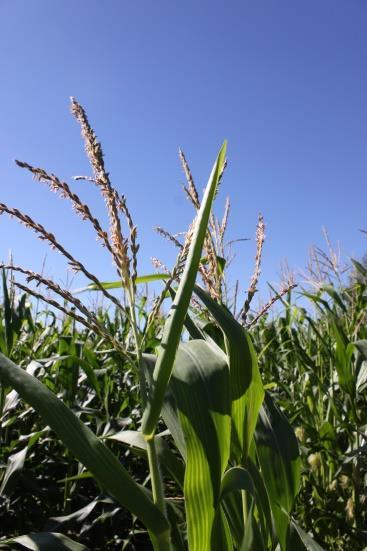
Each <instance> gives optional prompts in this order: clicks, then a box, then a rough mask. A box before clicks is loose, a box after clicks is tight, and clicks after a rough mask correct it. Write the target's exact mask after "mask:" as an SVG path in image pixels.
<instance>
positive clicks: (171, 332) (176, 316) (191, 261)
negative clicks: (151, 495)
mask: <svg viewBox="0 0 367 551" xmlns="http://www.w3.org/2000/svg"><path fill="white" fill-rule="evenodd" d="M226 148H227V143H226V142H224V144H223V146H222V148H221V150H220V152H219V155H218V157H217V160H216V161H215V164H214V166H213V169H212V172H211V175H210V177H209V181H208V184H207V186H206V189H205V193H204V197H203V200H202V203H201V207H200V210H199V212H198V214H197V218H196V222H195V225H194V230H193V235H192V239H191V244H190V248H189V252H188V256H187V260H186V264H185V269H184V272H183V274H182V277H181V281H180V284H179V287H178V289H177V293H176V297H175V300H174V301H173V303H172V306H171V309H170V311H169V314H168V316H167V319H166V323H165V325H164V329H163V336H162V341H161V346H160V348H159V354H158V358H157V362H156V365H155V369H154V373H153V385H152V386H151V389H150V394H149V397H148V402H147V406H146V409H145V411H144V415H143V421H142V432H143V434H144V436H145V437H146V438H152V437H153V435H154V433H155V430H156V426H157V422H158V418H159V415H160V413H161V409H162V404H163V400H164V396H165V392H166V388H167V384H168V382H169V379H170V376H171V372H172V368H173V363H174V361H175V356H176V351H177V347H178V345H179V342H180V338H181V332H182V328H183V325H184V322H185V317H186V313H187V310H188V307H189V304H190V299H191V295H192V291H193V288H194V285H195V280H196V275H197V271H198V267H199V263H200V258H201V251H202V248H203V243H204V239H205V235H206V231H207V226H208V221H209V216H210V211H211V207H212V202H213V199H214V196H215V192H216V189H217V186H218V181H219V177H220V174H221V172H222V170H223V165H224V162H225V155H226Z"/></svg>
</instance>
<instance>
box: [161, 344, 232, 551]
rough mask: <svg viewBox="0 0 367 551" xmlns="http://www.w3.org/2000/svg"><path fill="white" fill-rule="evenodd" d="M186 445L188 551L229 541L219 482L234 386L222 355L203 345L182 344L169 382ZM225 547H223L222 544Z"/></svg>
mask: <svg viewBox="0 0 367 551" xmlns="http://www.w3.org/2000/svg"><path fill="white" fill-rule="evenodd" d="M170 387H171V389H172V392H173V394H174V397H175V400H176V404H177V408H178V412H179V419H180V423H181V426H182V431H183V434H184V437H185V443H186V454H187V457H186V471H185V480H184V494H185V508H186V518H187V530H188V540H189V548H190V551H212V550H214V549H221V551H225V549H227V548H228V547H218V545H219V540H218V537H219V538H220V542H221V544H220V545H224V544H225V542H226V541H227V538H226V526H225V525H224V524H223V520H222V515H221V513H220V507H219V504H220V492H221V480H222V476H223V474H224V470H225V468H226V466H227V462H228V458H229V447H230V429H231V420H230V408H231V402H230V380H229V370H228V365H227V363H226V361H225V357H224V355H223V354H218V353H217V351H216V350H215V349H214V348H213V347H212V346H210V345H209V344H207V343H206V342H205V341H203V340H198V341H195V340H194V341H189V342H188V343H185V344H181V345H180V347H179V348H178V351H177V356H176V361H175V366H174V370H173V374H172V378H171V382H170ZM223 542H224V543H223Z"/></svg>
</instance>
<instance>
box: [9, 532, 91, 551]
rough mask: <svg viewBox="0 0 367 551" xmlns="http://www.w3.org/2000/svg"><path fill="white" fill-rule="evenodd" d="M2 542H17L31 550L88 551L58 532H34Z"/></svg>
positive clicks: (83, 546)
mask: <svg viewBox="0 0 367 551" xmlns="http://www.w3.org/2000/svg"><path fill="white" fill-rule="evenodd" d="M3 544H18V545H19V546H22V547H25V548H26V549H31V550H32V551H50V549H52V551H67V550H68V551H89V548H88V547H86V546H85V545H82V544H81V543H77V542H76V541H73V540H71V539H70V538H68V537H67V536H64V534H59V533H58V532H35V533H32V534H27V535H24V536H18V537H16V538H9V539H7V540H5V541H2V542H0V545H1V546H2V545H3Z"/></svg>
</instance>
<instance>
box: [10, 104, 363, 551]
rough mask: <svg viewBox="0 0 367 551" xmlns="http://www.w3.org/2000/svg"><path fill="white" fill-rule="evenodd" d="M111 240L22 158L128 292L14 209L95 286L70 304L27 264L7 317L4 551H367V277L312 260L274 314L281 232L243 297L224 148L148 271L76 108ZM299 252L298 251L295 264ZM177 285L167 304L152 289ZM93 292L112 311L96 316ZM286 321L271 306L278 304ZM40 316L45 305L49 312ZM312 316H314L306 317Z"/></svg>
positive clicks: (359, 270) (323, 259)
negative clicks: (263, 283)
mask: <svg viewBox="0 0 367 551" xmlns="http://www.w3.org/2000/svg"><path fill="white" fill-rule="evenodd" d="M71 109H72V114H73V115H74V117H75V119H76V120H77V122H78V123H79V125H80V127H81V133H82V137H83V139H84V143H85V150H86V154H87V157H88V159H89V161H90V165H91V176H88V177H85V178H88V180H90V182H91V184H94V185H95V186H97V188H98V189H99V191H100V192H101V196H102V198H103V200H104V202H105V205H106V209H107V213H108V217H109V224H110V225H109V228H108V229H107V230H105V229H104V228H103V227H102V225H101V224H100V222H99V221H98V220H97V219H96V218H95V217H94V215H93V214H92V212H91V210H90V208H89V207H88V205H86V204H84V203H83V202H82V201H81V200H80V199H79V197H78V195H77V194H76V193H75V192H73V191H72V189H71V187H70V186H69V184H67V183H66V182H63V181H61V180H60V179H58V178H57V177H56V176H55V175H54V174H51V173H48V172H46V171H45V170H43V169H41V168H36V167H33V166H31V165H29V164H27V163H26V162H23V161H17V164H18V165H19V167H21V168H23V169H25V170H28V171H29V172H30V173H31V174H32V175H33V177H34V178H35V179H36V180H38V181H39V182H42V183H44V184H46V185H47V186H48V187H49V188H50V190H51V191H53V192H55V193H57V194H58V195H59V196H60V198H62V199H66V200H68V201H70V202H71V204H72V207H73V209H74V211H75V213H76V214H77V215H79V216H80V217H81V218H82V219H83V220H84V221H85V222H86V223H89V224H91V225H92V226H93V228H94V230H95V231H96V234H97V237H98V239H99V242H100V244H101V245H102V246H103V247H104V248H105V249H106V250H107V252H108V253H110V255H111V259H112V261H113V263H114V267H115V270H116V277H115V279H114V280H113V281H110V282H103V281H100V279H99V278H98V275H94V274H92V273H91V272H90V271H89V270H88V268H87V267H86V266H85V265H84V264H83V263H81V262H80V261H79V260H78V259H76V258H75V257H74V256H73V254H72V253H71V252H69V251H68V250H67V249H66V248H65V247H64V246H63V245H62V244H61V243H60V242H59V241H58V239H57V237H55V236H54V235H53V234H52V233H50V232H49V231H48V230H47V229H46V228H44V227H43V226H42V225H41V224H40V223H38V222H36V221H35V220H33V218H32V217H31V216H30V215H29V214H26V213H24V212H21V211H19V210H18V209H17V208H16V207H11V206H8V205H5V204H3V203H0V214H2V215H8V216H11V217H12V218H13V219H14V223H16V222H19V223H21V224H23V225H25V226H26V227H28V228H29V229H30V230H31V231H33V232H34V233H35V234H36V236H37V237H38V238H40V239H42V240H43V241H45V242H46V243H47V244H48V245H49V246H51V247H52V248H53V249H56V250H57V251H58V252H59V253H60V254H61V255H62V256H63V257H64V258H65V261H66V263H67V264H68V265H69V266H70V267H71V268H72V269H73V270H74V271H76V272H78V273H79V274H81V275H82V276H83V278H84V279H85V287H84V288H83V289H79V290H78V292H71V291H69V290H67V289H64V288H62V287H60V286H59V285H58V284H57V283H56V282H55V281H53V280H51V279H47V278H45V277H44V276H43V274H42V273H37V272H34V271H33V270H32V269H30V268H28V267H24V266H16V265H14V264H13V263H12V262H10V263H9V264H4V265H3V266H2V293H1V296H2V302H1V305H0V352H1V354H0V384H1V386H0V440H1V447H0V454H1V455H0V486H1V487H0V519H1V522H0V548H1V549H40V550H51V549H70V550H75V551H78V550H87V549H91V550H96V551H98V550H104V549H111V550H117V549H119V550H120V549H121V550H122V549H131V550H134V549H136V550H145V549H154V550H160V551H161V550H162V551H163V550H164V551H166V550H178V551H181V550H190V551H211V550H214V551H215V550H217V551H227V550H240V551H257V550H259V551H262V550H279V551H293V550H294V549H304V550H310V551H313V550H320V549H325V550H326V549H331V550H346V549H348V550H362V549H367V525H366V520H367V519H366V516H367V513H366V511H367V508H366V500H367V488H366V483H367V461H366V450H367V447H366V423H367V408H366V406H367V403H366V387H367V333H366V315H365V311H366V301H367V269H366V268H365V266H364V264H363V263H361V262H358V261H357V260H354V261H352V264H351V266H350V267H349V272H348V273H349V274H350V275H349V277H346V276H343V275H342V274H341V273H340V271H339V270H338V266H337V265H336V263H335V261H334V260H335V259H334V258H333V256H332V255H329V256H328V255H327V254H326V253H323V252H322V251H320V250H316V251H314V256H313V264H312V266H310V267H309V275H310V282H309V284H308V285H307V286H300V285H299V286H298V287H297V288H296V284H295V283H294V281H293V279H292V278H289V279H288V281H287V282H286V283H285V284H284V285H283V287H282V288H281V289H280V290H279V291H278V292H275V293H274V295H273V298H272V299H271V300H270V302H269V303H267V304H265V306H263V307H262V308H260V310H259V311H255V310H254V309H253V297H254V296H255V294H256V292H257V290H258V282H259V277H260V273H261V257H262V252H263V245H264V240H265V225H264V221H263V219H262V217H261V216H259V221H258V226H257V231H256V243H257V252H256V257H255V263H254V270H253V275H252V278H251V280H250V286H249V289H248V291H247V293H246V296H245V299H244V300H243V304H239V298H238V293H237V291H238V288H237V286H235V288H234V290H233V288H232V286H231V285H230V281H229V276H228V267H229V265H230V260H231V258H230V251H229V250H228V247H227V245H226V239H225V232H226V228H227V223H228V217H229V214H230V202H229V200H228V201H227V203H226V206H225V212H224V214H223V217H222V219H220V220H219V219H217V218H216V217H215V216H214V214H213V210H212V206H213V202H214V200H215V197H216V194H217V190H218V186H219V185H222V186H224V185H225V184H224V182H222V179H224V177H225V168H226V162H227V161H226V147H227V146H226V142H225V143H224V144H223V146H222V148H221V149H220V151H219V154H218V157H217V158H216V160H215V162H214V165H213V168H212V171H211V173H210V176H209V179H208V184H207V187H206V189H205V192H204V194H203V197H200V196H199V193H198V191H197V188H196V185H195V183H194V179H193V176H192V174H191V171H190V168H189V165H188V162H187V160H186V158H185V155H184V153H183V152H182V151H180V160H181V163H182V166H183V170H184V173H185V176H186V180H187V184H186V186H185V188H184V190H185V193H186V195H187V197H188V199H189V200H190V202H191V203H192V206H193V210H194V220H193V222H192V224H191V226H190V227H189V228H188V229H187V232H186V234H185V235H184V236H183V237H182V239H181V238H178V237H177V236H174V235H171V234H170V233H168V232H167V231H166V230H164V229H163V228H158V231H159V233H161V234H162V236H163V237H164V238H167V239H169V240H170V241H172V246H175V247H176V248H177V261H176V263H175V265H174V266H173V267H172V268H167V267H166V266H164V264H163V263H162V262H161V261H160V260H159V259H154V265H155V267H156V269H157V270H156V272H154V273H151V274H148V275H142V274H141V273H140V272H139V254H138V253H139V234H138V229H137V227H136V226H135V224H134V221H133V220H134V218H133V215H132V213H131V212H130V210H129V208H128V206H127V200H126V198H125V196H124V195H121V194H120V193H119V192H118V191H117V190H116V189H115V188H114V187H113V185H112V183H111V181H110V177H109V174H108V172H107V170H106V168H105V164H104V157H103V151H102V147H101V144H100V142H99V141H98V139H97V136H96V134H95V132H94V130H93V129H92V127H91V125H90V123H89V120H88V118H87V115H86V113H85V111H84V109H83V108H82V106H81V105H80V104H79V103H78V102H77V101H76V100H75V99H72V103H71ZM285 253H286V251H285ZM152 281H155V282H156V284H155V285H157V282H158V284H160V285H161V288H162V291H161V293H160V294H158V295H157V296H154V298H153V297H152V296H149V295H147V294H146V292H145V286H144V284H146V285H148V284H149V283H150V282H152ZM83 291H89V294H90V293H99V294H102V295H103V297H104V299H105V301H106V303H107V302H109V303H110V306H109V308H107V307H105V308H95V309H93V308H91V306H90V304H88V303H87V302H86V300H84V297H85V296H87V295H85V294H83ZM275 302H276V303H277V304H276V306H277V307H276V309H275V310H273V309H272V307H273V304H274V303H275ZM40 305H42V309H41V306H40ZM300 305H301V306H300Z"/></svg>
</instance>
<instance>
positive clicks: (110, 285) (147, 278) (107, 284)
mask: <svg viewBox="0 0 367 551" xmlns="http://www.w3.org/2000/svg"><path fill="white" fill-rule="evenodd" d="M169 277H170V275H169V274H148V275H143V276H138V277H137V278H136V280H135V282H136V283H151V282H152V281H161V280H164V279H169ZM101 285H102V287H103V288H104V289H120V288H121V287H122V286H123V285H122V281H121V280H119V281H101ZM99 290H100V286H99V285H96V284H95V283H90V284H89V285H86V286H85V287H81V288H80V289H75V291H73V295H77V294H79V293H84V292H85V291H99Z"/></svg>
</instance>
